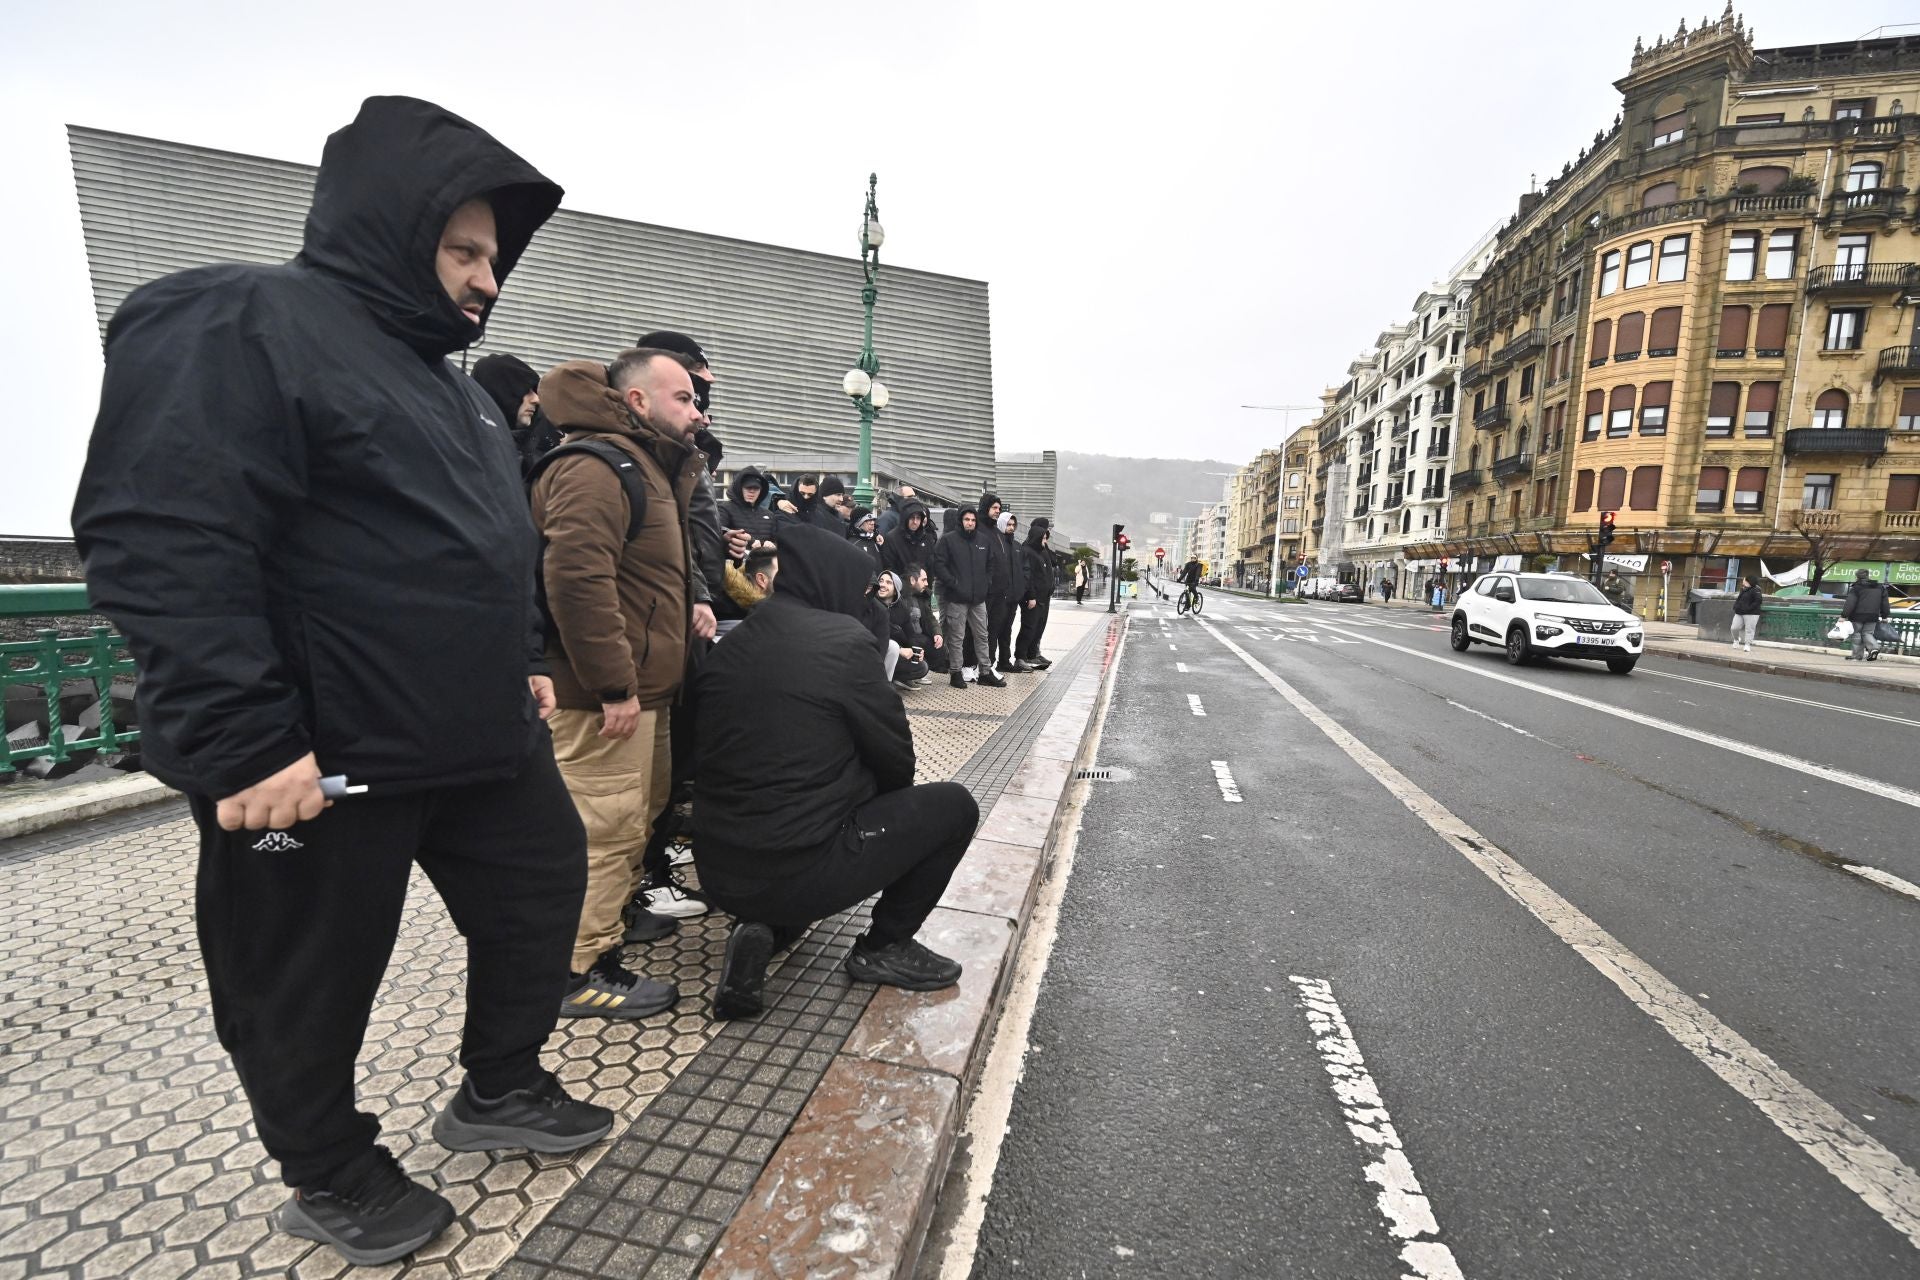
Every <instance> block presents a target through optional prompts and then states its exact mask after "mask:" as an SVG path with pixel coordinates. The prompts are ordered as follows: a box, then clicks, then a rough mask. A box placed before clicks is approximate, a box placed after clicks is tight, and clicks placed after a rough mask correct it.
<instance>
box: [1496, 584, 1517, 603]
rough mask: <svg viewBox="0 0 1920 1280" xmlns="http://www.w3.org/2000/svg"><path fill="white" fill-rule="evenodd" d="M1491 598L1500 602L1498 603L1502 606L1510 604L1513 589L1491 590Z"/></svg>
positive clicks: (1499, 588)
mask: <svg viewBox="0 0 1920 1280" xmlns="http://www.w3.org/2000/svg"><path fill="white" fill-rule="evenodd" d="M1493 598H1494V599H1495V600H1498V601H1500V603H1502V604H1512V603H1513V588H1512V587H1495V588H1494V589H1493Z"/></svg>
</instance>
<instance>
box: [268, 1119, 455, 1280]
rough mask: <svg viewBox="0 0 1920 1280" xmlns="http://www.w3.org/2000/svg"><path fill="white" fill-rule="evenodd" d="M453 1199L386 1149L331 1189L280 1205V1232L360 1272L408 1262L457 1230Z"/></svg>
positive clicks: (303, 1191)
mask: <svg viewBox="0 0 1920 1280" xmlns="http://www.w3.org/2000/svg"><path fill="white" fill-rule="evenodd" d="M453 1217H454V1214H453V1205H452V1204H450V1203H448V1201H447V1198H446V1197H445V1196H443V1195H441V1194H440V1193H439V1192H437V1191H434V1190H432V1189H431V1188H429V1187H424V1186H422V1185H421V1184H419V1183H418V1182H415V1181H414V1180H413V1179H412V1178H409V1177H408V1176H407V1175H406V1172H405V1171H404V1170H402V1169H401V1168H400V1162H399V1161H397V1160H395V1159H394V1158H393V1154H392V1153H391V1152H389V1151H388V1150H387V1149H386V1148H385V1147H375V1148H374V1149H373V1150H372V1151H370V1152H368V1153H366V1154H365V1155H364V1156H360V1157H357V1158H356V1159H354V1160H353V1161H351V1162H349V1163H348V1165H347V1166H346V1167H345V1168H344V1169H342V1170H340V1172H339V1173H337V1174H335V1175H334V1177H332V1178H330V1179H328V1181H327V1183H326V1185H325V1186H319V1187H301V1188H300V1189H299V1190H297V1191H295V1192H294V1193H293V1198H292V1199H290V1200H288V1201H287V1202H286V1203H285V1204H284V1205H281V1206H280V1212H279V1222H280V1229H281V1230H282V1231H284V1232H286V1233H287V1234H288V1235H294V1236H299V1237H300V1238H301V1239H303V1240H318V1241H319V1242H320V1243H321V1244H330V1245H332V1246H333V1247H334V1248H335V1249H337V1250H339V1252H340V1256H341V1257H343V1258H345V1259H346V1260H347V1261H348V1262H351V1263H353V1264H354V1265H355V1266H357V1267H377V1266H381V1265H383V1264H385V1263H388V1262H393V1261H395V1260H397V1259H400V1258H404V1257H406V1256H407V1255H408V1254H410V1253H412V1252H413V1251H414V1250H415V1249H419V1248H422V1247H424V1246H425V1245H427V1244H428V1243H430V1242H431V1241H432V1240H433V1239H434V1237H436V1236H438V1235H439V1234H440V1233H441V1232H442V1231H445V1230H446V1229H447V1228H448V1227H449V1226H451V1225H453Z"/></svg>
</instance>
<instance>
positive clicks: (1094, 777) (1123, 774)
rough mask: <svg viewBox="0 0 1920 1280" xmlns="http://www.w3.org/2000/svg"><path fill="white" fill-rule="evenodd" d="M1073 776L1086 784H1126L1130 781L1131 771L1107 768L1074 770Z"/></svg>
mask: <svg viewBox="0 0 1920 1280" xmlns="http://www.w3.org/2000/svg"><path fill="white" fill-rule="evenodd" d="M1073 776H1074V777H1076V778H1083V779H1085V780H1086V781H1088V782H1127V781H1129V780H1131V779H1132V777H1133V771H1132V770H1131V769H1120V768H1114V767H1108V768H1104V769H1075V770H1074V771H1073Z"/></svg>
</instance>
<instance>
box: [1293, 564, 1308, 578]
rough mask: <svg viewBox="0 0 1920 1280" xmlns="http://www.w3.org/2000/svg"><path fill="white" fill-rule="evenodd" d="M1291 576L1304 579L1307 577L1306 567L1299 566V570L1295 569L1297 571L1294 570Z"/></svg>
mask: <svg viewBox="0 0 1920 1280" xmlns="http://www.w3.org/2000/svg"><path fill="white" fill-rule="evenodd" d="M1293 576H1294V577H1296V578H1304V577H1306V576H1307V566H1305V565H1301V566H1300V567H1299V568H1297V569H1295V570H1294V571H1293Z"/></svg>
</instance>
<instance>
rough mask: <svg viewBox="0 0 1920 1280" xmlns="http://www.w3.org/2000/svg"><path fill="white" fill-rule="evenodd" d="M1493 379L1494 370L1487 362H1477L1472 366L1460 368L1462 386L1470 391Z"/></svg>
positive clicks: (1467, 365)
mask: <svg viewBox="0 0 1920 1280" xmlns="http://www.w3.org/2000/svg"><path fill="white" fill-rule="evenodd" d="M1491 377H1493V369H1492V368H1491V367H1490V366H1489V365H1488V364H1487V362H1486V361H1485V360H1476V361H1474V363H1472V364H1466V365H1461V366H1460V385H1461V386H1463V387H1465V388H1467V389H1468V390H1469V391H1471V390H1472V389H1473V388H1475V387H1477V386H1479V385H1480V384H1481V383H1483V382H1485V381H1487V380H1488V379H1489V378H1491Z"/></svg>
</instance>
